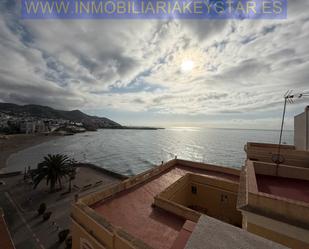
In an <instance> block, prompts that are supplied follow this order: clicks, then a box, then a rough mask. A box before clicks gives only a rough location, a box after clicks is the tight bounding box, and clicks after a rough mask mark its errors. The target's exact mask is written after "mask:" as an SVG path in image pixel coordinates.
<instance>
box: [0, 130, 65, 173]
mask: <svg viewBox="0 0 309 249" xmlns="http://www.w3.org/2000/svg"><path fill="white" fill-rule="evenodd" d="M59 137H61V136H43V135H26V134H17V135H4V136H3V137H2V136H0V151H1V152H0V170H3V169H8V167H7V165H6V161H7V160H8V158H9V157H10V156H11V155H12V154H14V153H17V152H19V151H21V150H24V149H27V148H30V147H32V146H35V145H39V144H41V143H44V142H48V141H51V140H53V139H56V138H59Z"/></svg>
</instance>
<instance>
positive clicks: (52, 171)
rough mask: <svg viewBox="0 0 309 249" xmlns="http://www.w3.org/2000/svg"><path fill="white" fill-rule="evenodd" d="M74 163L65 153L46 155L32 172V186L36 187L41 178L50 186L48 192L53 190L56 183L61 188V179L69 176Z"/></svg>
mask: <svg viewBox="0 0 309 249" xmlns="http://www.w3.org/2000/svg"><path fill="white" fill-rule="evenodd" d="M74 163H75V161H74V160H73V159H71V158H69V157H68V156H66V155H62V154H56V155H47V156H46V157H44V160H43V161H42V162H41V163H39V164H38V167H37V169H36V170H35V172H34V176H33V182H34V188H36V187H37V186H38V185H39V184H40V182H41V181H42V180H43V179H46V184H47V185H49V186H50V192H53V191H54V190H55V186H56V184H57V183H58V184H59V187H60V189H62V182H61V180H62V179H63V178H66V177H68V176H70V172H71V171H72V167H73V165H74Z"/></svg>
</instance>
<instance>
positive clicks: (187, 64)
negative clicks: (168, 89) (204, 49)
mask: <svg viewBox="0 0 309 249" xmlns="http://www.w3.org/2000/svg"><path fill="white" fill-rule="evenodd" d="M193 68H194V62H193V61H192V60H184V61H183V62H182V63H181V71H182V72H184V73H187V72H191V71H192V69H193Z"/></svg>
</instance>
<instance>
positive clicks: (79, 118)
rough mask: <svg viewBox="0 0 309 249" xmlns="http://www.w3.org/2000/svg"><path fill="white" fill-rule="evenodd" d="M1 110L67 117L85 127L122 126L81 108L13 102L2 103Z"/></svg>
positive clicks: (13, 113) (8, 112) (16, 114)
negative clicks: (62, 108) (66, 109)
mask: <svg viewBox="0 0 309 249" xmlns="http://www.w3.org/2000/svg"><path fill="white" fill-rule="evenodd" d="M0 112H2V113H6V114H8V115H12V116H23V117H36V118H47V119H65V120H70V121H73V122H79V123H83V124H84V126H85V128H88V129H100V128H121V127H122V126H121V125H120V124H118V123H116V122H114V121H112V120H110V119H108V118H104V117H96V116H90V115H87V114H85V113H83V112H81V111H79V110H73V111H63V110H55V109H53V108H51V107H48V106H40V105H24V106H21V105H16V104H11V103H0Z"/></svg>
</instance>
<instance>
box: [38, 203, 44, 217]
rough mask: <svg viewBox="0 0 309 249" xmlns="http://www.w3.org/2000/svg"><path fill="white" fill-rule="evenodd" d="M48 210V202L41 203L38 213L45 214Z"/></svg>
mask: <svg viewBox="0 0 309 249" xmlns="http://www.w3.org/2000/svg"><path fill="white" fill-rule="evenodd" d="M45 211H46V204H45V203H41V205H40V207H39V208H38V214H39V215H42V214H44V213H45Z"/></svg>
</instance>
